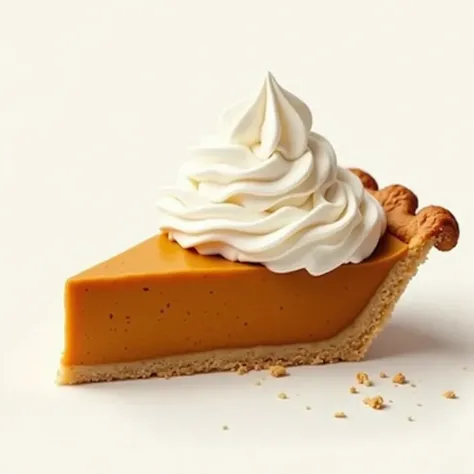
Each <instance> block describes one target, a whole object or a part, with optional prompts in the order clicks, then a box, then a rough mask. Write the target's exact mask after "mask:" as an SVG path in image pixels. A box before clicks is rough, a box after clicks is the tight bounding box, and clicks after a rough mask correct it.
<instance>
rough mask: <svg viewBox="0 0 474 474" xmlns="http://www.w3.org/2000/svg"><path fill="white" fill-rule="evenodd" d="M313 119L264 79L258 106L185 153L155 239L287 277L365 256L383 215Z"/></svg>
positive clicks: (244, 108) (234, 113) (231, 113)
mask: <svg viewBox="0 0 474 474" xmlns="http://www.w3.org/2000/svg"><path fill="white" fill-rule="evenodd" d="M311 126H312V115H311V112H310V110H309V108H308V107H307V105H306V104H304V103H303V102H302V101H301V100H300V99H299V98H297V97H296V96H294V95H293V94H291V93H290V92H288V91H286V90H285V89H283V88H282V87H280V86H279V84H278V83H277V82H276V80H275V78H274V77H273V76H272V75H271V74H270V73H268V74H267V76H266V79H265V83H264V85H263V87H262V89H261V91H260V93H259V94H258V96H257V98H256V99H254V100H252V101H250V102H249V103H244V104H241V105H238V106H236V107H234V108H231V109H230V110H228V111H227V112H226V113H224V115H223V117H222V120H221V123H220V127H219V132H218V134H217V135H216V136H212V137H210V138H208V139H206V140H204V141H203V142H202V143H201V144H200V145H199V146H197V147H194V148H193V149H192V150H191V153H192V158H191V159H190V160H189V161H188V162H186V163H185V164H184V165H183V166H182V168H181V170H180V174H179V179H178V183H177V185H176V186H174V187H169V188H165V190H164V191H165V195H164V197H163V198H162V199H161V200H160V201H159V203H158V207H159V209H160V210H161V211H162V212H163V218H162V221H161V225H160V230H161V231H162V232H163V233H167V234H168V236H169V238H170V239H172V240H176V241H177V242H178V243H179V244H180V245H181V246H182V247H184V248H191V247H194V248H195V249H196V250H197V251H198V252H199V253H201V254H204V255H212V254H218V255H222V256H223V257H224V258H226V259H228V260H232V261H240V262H254V263H260V264H263V265H265V266H266V267H267V268H268V269H269V270H271V271H273V272H277V273H286V272H291V271H295V270H299V269H306V270H307V271H308V272H309V273H310V274H311V275H314V276H317V275H322V274H324V273H327V272H330V271H331V270H334V269H335V268H337V267H339V266H340V265H342V264H344V263H358V262H361V261H362V260H364V259H365V258H367V257H368V256H370V254H371V253H372V252H373V251H374V249H375V247H376V246H377V243H378V241H379V239H380V237H381V235H382V234H383V233H384V232H385V227H386V219H385V213H384V211H383V209H382V207H381V206H380V204H379V203H378V202H377V200H376V199H375V198H373V197H372V196H371V195H370V194H369V193H368V192H367V191H366V190H365V189H364V187H363V186H362V183H361V182H360V180H359V178H357V177H356V176H355V175H353V174H352V173H351V172H350V171H348V170H345V169H342V168H339V167H338V165H337V160H336V154H335V152H334V149H333V148H332V146H331V144H330V143H329V142H328V141H327V140H326V139H325V138H324V137H322V136H321V135H318V134H316V133H314V132H311Z"/></svg>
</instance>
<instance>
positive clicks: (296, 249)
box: [58, 75, 459, 384]
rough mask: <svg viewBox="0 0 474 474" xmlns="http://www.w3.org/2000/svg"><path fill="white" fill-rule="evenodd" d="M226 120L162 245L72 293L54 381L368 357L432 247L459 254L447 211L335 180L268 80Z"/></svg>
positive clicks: (305, 118)
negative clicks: (60, 358) (252, 99)
mask: <svg viewBox="0 0 474 474" xmlns="http://www.w3.org/2000/svg"><path fill="white" fill-rule="evenodd" d="M224 118H225V120H224V130H223V131H221V132H222V133H221V136H219V137H218V138H217V139H213V140H210V141H208V142H206V145H201V147H198V149H197V150H195V154H196V155H195V159H194V160H191V161H190V162H188V163H187V164H186V165H185V166H184V169H183V174H182V178H183V179H181V181H180V185H179V186H177V187H174V188H169V189H168V190H167V192H168V194H167V195H166V197H165V198H164V199H163V200H162V201H161V202H160V209H161V210H162V211H164V218H163V219H162V224H161V227H160V228H161V233H160V234H159V235H156V236H154V237H152V238H150V239H148V240H146V241H144V242H142V243H140V244H138V245H137V246H135V247H133V248H131V249H129V250H126V251H125V252H123V253H122V254H120V255H117V256H115V257H113V258H112V259H110V260H107V261H106V262H103V263H101V264H99V265H97V266H95V267H93V268H91V269H89V270H86V271H85V272H83V273H80V274H79V275H76V276H74V277H72V278H70V279H69V280H68V281H67V283H66V290H65V307H66V324H65V350H64V354H63V356H62V360H61V365H60V370H59V375H58V382H59V383H60V384H76V383H86V382H98V381H107V380H119V379H133V378H146V377H151V376H159V377H170V376H174V375H190V374H197V373H204V372H211V371H225V370H237V369H238V368H239V367H242V366H245V367H249V368H251V367H256V366H258V367H261V368H269V367H271V366H274V365H279V366H291V365H301V364H322V363H328V362H337V361H357V360H361V359H362V358H363V356H364V354H365V353H366V351H367V349H368V347H369V346H370V344H371V342H372V340H373V338H374V337H375V336H376V334H377V333H378V332H379V331H380V330H381V329H382V328H383V327H384V325H385V324H386V323H387V321H388V319H389V317H390V315H391V313H392V311H393V308H394V305H395V303H396V302H397V300H398V298H399V297H400V296H401V294H402V293H403V291H404V290H405V288H406V286H407V284H408V282H409V280H410V279H411V277H412V276H413V275H414V274H415V273H416V271H417V269H418V267H419V265H420V264H421V263H423V262H424V260H425V259H426V256H427V255H428V253H429V251H430V250H431V249H432V248H433V247H436V248H438V249H439V250H442V251H446V250H450V249H452V248H453V247H454V246H455V245H456V243H457V240H458V237H459V227H458V224H457V222H456V220H455V218H454V217H453V216H452V214H451V213H449V212H448V211H447V210H445V209H443V208H440V207H434V206H430V207H427V208H424V209H422V210H420V211H419V212H417V207H418V202H417V198H416V196H415V195H414V194H413V193H412V192H411V191H409V190H408V189H406V188H404V187H403V186H399V185H392V186H388V187H385V188H383V189H380V190H379V189H378V186H377V183H376V182H375V180H374V179H373V178H372V177H371V176H370V175H369V174H367V173H364V172H363V171H361V170H357V169H353V170H351V171H349V170H345V169H341V168H339V167H338V166H337V163H336V158H335V154H334V151H333V149H332V147H331V146H330V144H329V143H328V142H327V141H326V140H325V139H324V138H323V137H321V136H320V135H317V134H314V133H313V132H311V131H310V128H311V121H312V120H311V114H310V112H309V109H307V107H306V106H305V104H303V103H302V102H301V101H300V100H299V99H297V98H296V97H295V96H294V95H292V94H290V93H289V92H287V91H285V90H284V89H282V88H280V87H279V85H278V84H277V83H276V81H275V80H274V78H273V77H272V76H271V75H268V76H267V78H266V81H265V84H264V87H263V88H262V90H261V92H260V94H259V95H258V97H257V99H256V100H255V101H252V102H250V103H249V104H246V105H245V106H244V107H240V108H237V109H232V110H231V111H230V112H228V113H227V114H226V115H225V117H224ZM290 138H291V139H290Z"/></svg>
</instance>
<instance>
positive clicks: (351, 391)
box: [349, 387, 359, 393]
mask: <svg viewBox="0 0 474 474" xmlns="http://www.w3.org/2000/svg"><path fill="white" fill-rule="evenodd" d="M349 393H359V392H358V391H357V389H356V388H355V387H351V388H350V389H349Z"/></svg>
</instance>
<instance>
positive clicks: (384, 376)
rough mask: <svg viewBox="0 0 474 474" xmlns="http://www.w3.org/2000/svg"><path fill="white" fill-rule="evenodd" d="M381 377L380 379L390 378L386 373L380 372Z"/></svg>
mask: <svg viewBox="0 0 474 474" xmlns="http://www.w3.org/2000/svg"><path fill="white" fill-rule="evenodd" d="M379 377H380V378H381V379H386V378H388V375H387V374H386V373H385V372H380V375H379Z"/></svg>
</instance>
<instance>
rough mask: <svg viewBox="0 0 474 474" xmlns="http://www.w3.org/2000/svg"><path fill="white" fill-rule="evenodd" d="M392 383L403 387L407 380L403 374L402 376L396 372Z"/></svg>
mask: <svg viewBox="0 0 474 474" xmlns="http://www.w3.org/2000/svg"><path fill="white" fill-rule="evenodd" d="M392 382H393V383H396V384H399V385H403V384H405V383H406V382H407V378H406V377H405V375H404V374H402V373H401V372H398V374H395V375H394V376H393V378H392Z"/></svg>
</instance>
